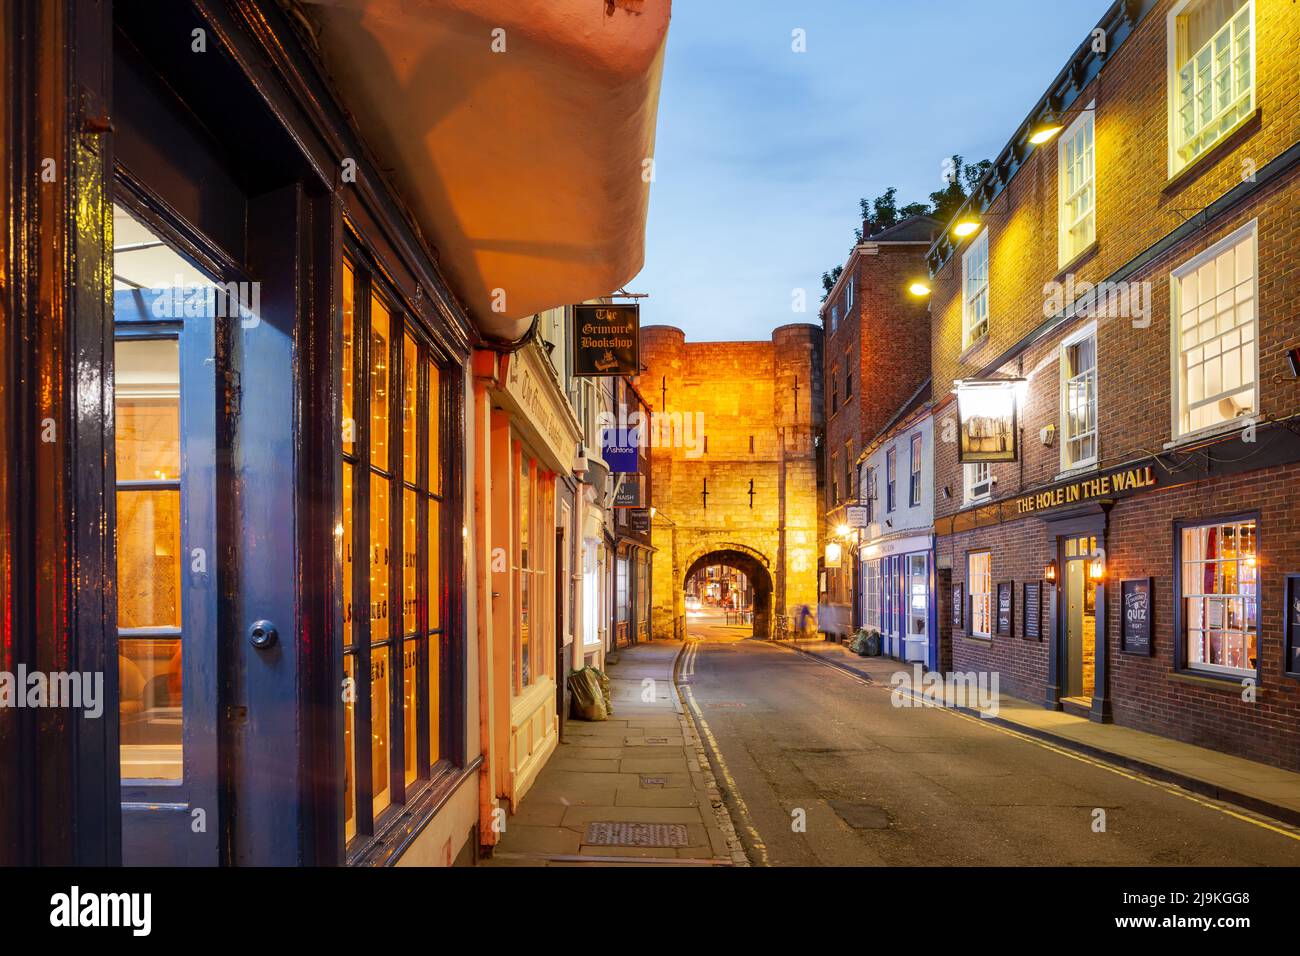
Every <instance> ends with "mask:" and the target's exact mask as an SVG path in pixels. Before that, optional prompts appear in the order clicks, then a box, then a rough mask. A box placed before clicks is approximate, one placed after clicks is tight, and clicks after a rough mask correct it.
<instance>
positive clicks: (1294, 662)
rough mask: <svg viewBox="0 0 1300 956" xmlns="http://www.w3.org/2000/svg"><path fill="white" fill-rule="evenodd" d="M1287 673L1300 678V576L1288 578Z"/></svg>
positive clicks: (1291, 575) (1293, 575) (1295, 575)
mask: <svg viewBox="0 0 1300 956" xmlns="http://www.w3.org/2000/svg"><path fill="white" fill-rule="evenodd" d="M1285 623H1286V672H1287V676H1289V677H1300V574H1288V575H1287V577H1286V619H1285Z"/></svg>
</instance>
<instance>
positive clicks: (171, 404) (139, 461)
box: [114, 339, 181, 481]
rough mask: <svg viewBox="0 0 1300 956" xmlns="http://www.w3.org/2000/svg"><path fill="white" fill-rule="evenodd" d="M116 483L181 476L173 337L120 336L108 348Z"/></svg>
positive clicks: (177, 359) (177, 376) (177, 364)
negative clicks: (111, 370) (111, 354)
mask: <svg viewBox="0 0 1300 956" xmlns="http://www.w3.org/2000/svg"><path fill="white" fill-rule="evenodd" d="M114 356H115V357H114V363H115V366H116V368H115V372H114V377H115V385H114V413H115V414H116V416H117V418H116V426H115V427H116V432H117V440H116V447H117V480H118V481H167V480H175V479H177V478H179V477H180V474H181V417H180V353H179V351H178V344H177V341H176V339H122V340H118V342H117V343H116V345H115V348H114Z"/></svg>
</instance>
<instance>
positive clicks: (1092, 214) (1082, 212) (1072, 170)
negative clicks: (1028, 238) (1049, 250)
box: [1057, 110, 1097, 266]
mask: <svg viewBox="0 0 1300 956" xmlns="http://www.w3.org/2000/svg"><path fill="white" fill-rule="evenodd" d="M1093 115H1094V114H1093V112H1092V111H1091V110H1086V111H1084V112H1083V113H1082V114H1081V115H1080V116H1079V118H1078V119H1077V120H1075V121H1074V123H1072V124H1071V126H1070V128H1069V129H1067V130H1066V131H1065V133H1064V134H1063V135H1062V136H1061V140H1060V142H1059V143H1058V144H1057V166H1058V168H1059V170H1060V174H1059V176H1058V177H1057V178H1058V185H1057V195H1058V196H1059V204H1058V209H1057V222H1058V224H1059V231H1060V264H1061V265H1062V266H1064V265H1065V264H1066V263H1068V262H1070V261H1071V260H1072V259H1074V258H1075V257H1076V256H1078V255H1079V254H1080V253H1081V252H1083V251H1084V250H1085V249H1087V248H1088V247H1089V246H1090V245H1092V243H1093V241H1094V240H1096V238H1097V175H1096V173H1097V171H1096V148H1095V144H1094V142H1093V126H1094V123H1093Z"/></svg>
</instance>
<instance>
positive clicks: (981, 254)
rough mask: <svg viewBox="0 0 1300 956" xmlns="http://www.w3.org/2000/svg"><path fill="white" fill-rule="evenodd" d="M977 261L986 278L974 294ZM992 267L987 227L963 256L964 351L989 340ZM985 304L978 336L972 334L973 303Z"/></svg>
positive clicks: (962, 334) (962, 321)
mask: <svg viewBox="0 0 1300 956" xmlns="http://www.w3.org/2000/svg"><path fill="white" fill-rule="evenodd" d="M977 260H982V261H983V266H984V278H983V282H982V284H981V285H980V286H979V288H978V289H977V290H976V291H975V292H974V293H973V294H972V292H971V265H972V263H973V262H975V261H977ZM990 266H991V262H990V259H989V231H988V228H987V227H985V228H983V229H981V230H980V231H979V234H978V235H976V236H975V238H973V239H972V240H971V241H970V244H969V245H968V246H967V247H966V251H965V252H963V253H962V254H961V347H962V351H963V352H964V351H966V349H969V348H971V347H972V346H974V345H976V344H978V343H979V342H982V341H983V340H984V339H986V338H988V334H989V327H990V326H991V325H992V317H991V316H990V314H989V298H990V286H991V282H990V275H989V273H990V271H991V269H990ZM981 298H982V299H983V302H984V318H983V326H982V328H981V329H980V332H979V334H978V335H973V334H972V331H973V330H972V328H971V303H973V302H975V301H976V300H978V299H981Z"/></svg>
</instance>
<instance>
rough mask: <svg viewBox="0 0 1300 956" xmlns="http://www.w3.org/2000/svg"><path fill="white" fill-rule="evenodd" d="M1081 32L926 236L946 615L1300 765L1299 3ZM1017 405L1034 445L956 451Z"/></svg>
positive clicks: (973, 444)
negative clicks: (955, 210) (948, 226)
mask: <svg viewBox="0 0 1300 956" xmlns="http://www.w3.org/2000/svg"><path fill="white" fill-rule="evenodd" d="M1083 39H1084V42H1083V43H1082V44H1081V46H1080V47H1079V49H1078V51H1077V52H1076V53H1075V55H1074V56H1073V57H1072V58H1071V60H1070V61H1069V62H1068V63H1066V64H1065V66H1064V68H1063V69H1062V71H1061V73H1060V74H1059V75H1058V76H1057V78H1056V79H1055V80H1054V81H1053V82H1052V83H1051V85H1050V86H1049V88H1048V90H1047V92H1046V93H1045V94H1044V96H1043V97H1042V99H1041V100H1040V102H1039V103H1038V104H1037V105H1036V106H1035V108H1034V109H1033V111H1032V112H1031V113H1030V115H1029V116H1028V117H1027V118H1026V120H1025V122H1024V124H1023V125H1022V126H1021V127H1020V128H1019V129H1018V130H1017V131H1016V132H1015V135H1014V136H1013V137H1012V139H1011V142H1010V143H1009V144H1008V145H1007V146H1006V148H1005V149H1004V150H1003V152H1002V153H1001V155H1000V156H999V157H998V160H997V162H996V163H995V164H994V166H993V168H992V169H991V170H990V172H989V174H988V175H987V176H986V177H985V179H984V181H983V182H982V183H981V185H980V186H979V187H978V188H977V189H976V190H975V192H974V194H973V196H972V198H971V200H970V201H969V203H968V207H967V208H966V209H965V210H963V211H962V212H959V214H958V216H957V217H956V218H955V219H954V222H953V224H952V225H953V229H952V231H950V232H948V233H945V235H944V236H942V237H941V238H940V239H939V240H938V241H937V242H936V244H935V246H934V247H933V248H932V249H931V251H930V255H929V258H930V266H931V273H932V276H933V296H932V301H931V311H932V319H933V374H934V395H935V398H936V406H937V407H936V412H935V414H936V425H935V428H936V433H937V434H939V435H940V436H941V440H940V441H938V442H937V443H936V461H935V471H936V478H935V485H936V495H935V509H936V522H935V524H936V528H935V531H936V535H937V544H936V552H937V561H938V563H939V564H940V565H941V567H946V568H950V569H951V575H952V590H951V591H949V592H948V594H947V596H946V598H941V600H946V601H947V604H946V612H945V614H943V615H942V616H941V619H942V621H943V627H942V628H941V639H943V640H945V641H950V642H951V653H952V659H953V665H954V667H955V668H957V669H958V670H992V671H996V672H998V673H999V674H1000V675H1001V681H1002V688H1003V690H1005V691H1009V692H1011V693H1013V694H1016V695H1018V696H1020V697H1024V698H1027V699H1030V700H1034V701H1040V702H1042V703H1043V704H1044V705H1045V706H1047V707H1050V708H1064V709H1067V710H1071V711H1076V712H1078V713H1081V714H1086V715H1088V716H1090V717H1091V718H1092V719H1094V720H1098V721H1110V720H1114V721H1115V722H1117V723H1120V724H1124V725H1126V726H1130V727H1135V728H1138V729H1141V730H1145V731H1150V732H1154V733H1158V734H1163V735H1167V736H1170V737H1175V738H1178V739H1181V740H1185V741H1189V742H1193V743H1196V744H1200V745H1203V746H1207V747H1212V748H1216V749H1220V750H1224V751H1229V752H1232V753H1236V754H1240V755H1242V756H1245V757H1248V758H1251V759H1255V760H1261V761H1267V762H1270V763H1274V764H1276V765H1279V766H1283V767H1286V768H1289V769H1292V770H1296V769H1300V730H1298V729H1297V726H1298V725H1297V716H1298V715H1300V662H1298V659H1297V654H1296V649H1295V641H1296V639H1297V638H1296V636H1294V631H1295V630H1296V628H1293V627H1285V626H1284V624H1285V617H1286V614H1285V612H1286V609H1287V607H1288V606H1289V607H1291V608H1292V616H1293V618H1294V617H1295V615H1296V608H1297V600H1300V592H1298V591H1297V583H1296V581H1295V580H1294V579H1293V578H1292V577H1291V576H1292V575H1295V574H1297V573H1300V536H1298V535H1297V532H1300V491H1297V479H1298V478H1300V439H1298V438H1297V432H1296V425H1297V421H1298V419H1297V412H1300V383H1298V382H1297V377H1296V368H1295V366H1294V365H1292V364H1289V362H1288V352H1289V351H1290V350H1292V349H1295V347H1296V346H1298V345H1300V322H1298V321H1297V314H1296V303H1295V298H1294V289H1295V288H1296V282H1297V279H1300V267H1298V265H1297V255H1296V243H1297V239H1300V109H1297V106H1298V105H1300V104H1298V103H1297V99H1298V98H1300V93H1298V92H1297V86H1296V83H1295V64H1296V58H1297V53H1298V52H1300V8H1297V7H1296V5H1295V4H1293V3H1290V2H1287V0H1218V2H1215V0H1203V2H1199V3H1197V2H1191V3H1189V2H1185V0H1180V2H1175V0H1134V2H1127V3H1116V4H1114V5H1113V6H1112V7H1111V8H1110V9H1109V10H1108V11H1107V12H1106V14H1105V16H1104V17H1103V18H1102V20H1101V22H1100V23H1099V24H1098V28H1097V30H1096V31H1094V32H1093V34H1092V35H1091V36H1089V37H1087V38H1083ZM1035 140H1036V141H1037V142H1035ZM963 226H964V227H965V228H964V229H963V228H962V227H963ZM960 232H965V233H966V235H965V237H964V238H958V234H959V233H960ZM1002 380H1005V381H1007V382H1011V383H1014V384H1009V385H1005V386H1000V385H996V384H994V385H990V383H996V382H998V381H1002ZM958 383H965V384H962V385H961V387H960V389H959V391H960V404H961V406H962V407H961V409H959V408H958V404H957V403H956V402H954V398H953V396H952V394H950V393H951V392H952V391H953V390H954V388H955V387H957V386H958ZM971 383H975V384H971ZM998 393H1002V394H1004V395H1014V396H1015V397H1014V399H1012V400H1011V401H1002V400H1001V399H999V398H998V397H997V396H998ZM990 395H992V396H993V397H991V398H989V397H988V396H990ZM981 396H984V398H981ZM980 404H983V406H984V407H983V408H982V409H981V408H980V407H979V405H980ZM1012 407H1014V408H1015V414H1016V417H1015V418H1011V419H1009V420H1007V419H1006V418H1005V417H1004V416H1007V415H1008V414H1009V412H1010V410H1011V408H1012ZM959 411H964V412H965V413H966V418H967V420H968V421H973V422H974V427H973V428H970V429H967V428H965V427H964V426H963V427H962V428H959V427H958V418H959ZM998 423H1001V431H1000V433H999V434H1001V436H1002V437H1004V438H1011V437H1018V438H1019V442H1020V448H1019V454H1018V456H1017V458H1016V460H1012V461H1005V462H993V463H989V462H970V461H968V462H966V463H965V464H963V463H960V462H959V445H961V446H962V447H963V448H965V449H966V450H967V453H968V455H969V454H979V453H980V451H981V449H984V451H985V453H986V454H987V453H988V451H989V450H990V449H993V450H994V451H993V455H994V456H995V457H996V455H997V452H996V448H997V447H998V443H997V442H996V441H992V440H991V437H992V436H993V435H994V434H995V432H994V430H992V429H991V425H997V424H998ZM1293 624H1300V621H1294V622H1293ZM1148 635H1149V636H1148Z"/></svg>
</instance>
